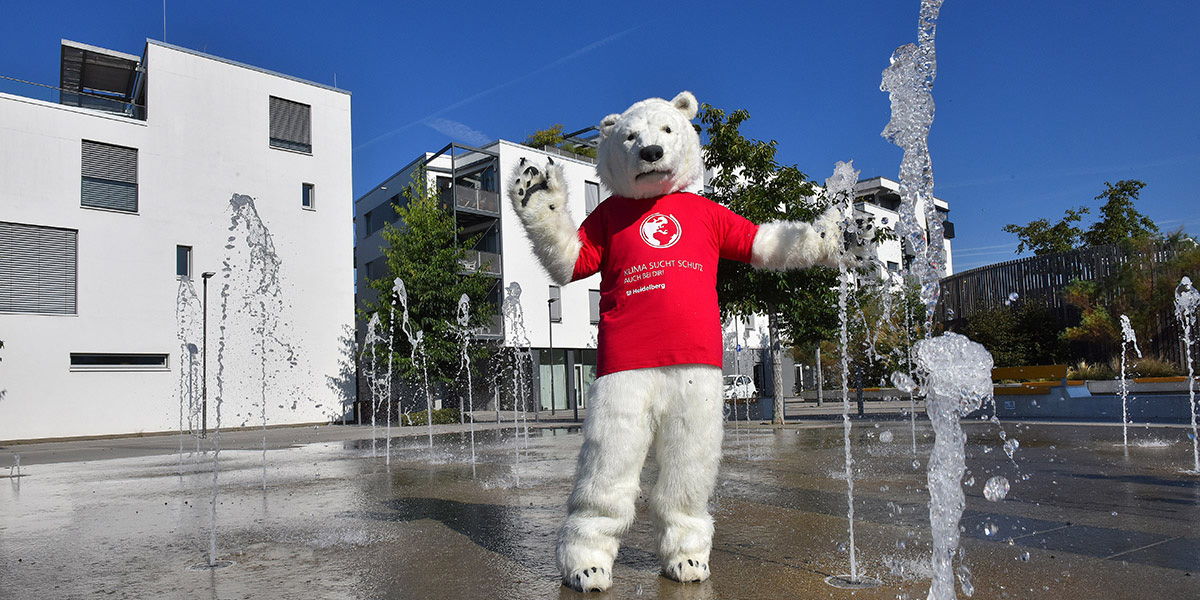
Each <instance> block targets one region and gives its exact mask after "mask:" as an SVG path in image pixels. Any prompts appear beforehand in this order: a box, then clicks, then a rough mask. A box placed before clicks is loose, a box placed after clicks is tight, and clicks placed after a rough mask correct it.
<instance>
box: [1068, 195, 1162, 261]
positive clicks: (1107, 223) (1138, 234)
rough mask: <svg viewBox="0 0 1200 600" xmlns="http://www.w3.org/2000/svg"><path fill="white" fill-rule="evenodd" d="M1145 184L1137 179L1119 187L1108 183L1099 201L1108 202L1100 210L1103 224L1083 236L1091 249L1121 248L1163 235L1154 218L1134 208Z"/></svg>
mask: <svg viewBox="0 0 1200 600" xmlns="http://www.w3.org/2000/svg"><path fill="white" fill-rule="evenodd" d="M1144 187H1146V184H1145V183H1142V182H1141V181H1138V180H1136V179H1125V180H1121V181H1118V182H1117V183H1116V184H1115V185H1114V184H1111V183H1109V182H1107V181H1105V182H1104V191H1103V192H1100V195H1099V196H1096V200H1104V201H1105V202H1104V205H1103V206H1101V207H1100V220H1099V221H1096V222H1095V223H1093V224H1092V226H1091V227H1090V228H1089V229H1088V230H1087V232H1086V233H1084V234H1083V242H1084V244H1085V245H1087V246H1103V245H1106V244H1119V243H1122V242H1124V241H1125V240H1128V239H1135V240H1140V239H1146V238H1151V237H1157V236H1158V235H1159V231H1158V226H1156V225H1155V224H1154V221H1151V220H1150V217H1147V216H1146V215H1143V214H1142V213H1140V212H1138V211H1137V209H1136V208H1134V207H1133V203H1134V201H1135V200H1137V199H1138V194H1139V193H1140V192H1141V190H1142V188H1144Z"/></svg>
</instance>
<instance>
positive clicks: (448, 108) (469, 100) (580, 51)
mask: <svg viewBox="0 0 1200 600" xmlns="http://www.w3.org/2000/svg"><path fill="white" fill-rule="evenodd" d="M642 27H644V25H638V26H636V27H631V28H629V29H626V30H625V31H621V32H618V33H614V34H612V35H610V36H608V37H606V38H604V39H602V40H599V41H596V42H592V43H591V44H588V45H586V46H584V47H582V48H580V49H578V50H576V51H574V52H572V53H570V54H568V55H566V56H564V57H562V58H559V59H558V60H555V61H554V62H551V63H548V64H545V65H543V66H541V67H538V68H537V69H534V70H533V71H530V72H528V73H525V74H524V75H521V76H520V77H517V78H516V79H512V80H509V81H506V82H504V83H501V84H498V85H495V86H492V87H490V88H488V89H486V90H483V91H482V92H478V93H476V94H474V95H471V96H468V97H466V98H464V99H462V100H459V101H458V102H455V103H454V104H451V105H449V106H446V107H443V108H442V109H440V110H438V111H437V112H435V113H432V114H429V115H426V116H425V117H423V118H421V119H417V120H416V121H413V122H412V123H409V124H407V125H403V126H401V127H397V128H396V129H393V130H391V131H389V132H387V133H384V134H381V135H378V136H376V137H374V138H372V139H370V140H368V141H366V142H364V143H362V144H360V145H359V146H357V147H356V148H354V149H355V150H361V149H363V148H366V147H368V146H371V145H373V144H375V143H376V142H378V141H380V140H382V139H384V138H387V137H391V136H393V135H396V134H397V133H400V132H401V131H404V130H406V129H410V128H412V127H414V126H416V125H420V124H422V123H425V122H426V121H429V120H430V119H436V118H437V117H440V116H442V115H444V114H446V113H448V112H450V111H452V110H454V109H456V108H458V107H460V106H463V105H466V104H470V103H472V102H474V101H476V100H478V99H480V98H483V97H484V96H487V95H489V94H493V93H495V92H498V91H500V90H502V89H504V88H506V87H510V86H512V85H515V84H517V83H520V82H522V81H525V80H526V79H529V78H530V77H533V76H534V75H538V74H541V73H545V72H546V71H549V70H550V69H553V68H554V67H557V66H559V65H561V64H563V63H565V62H567V61H570V60H573V59H575V58H578V57H579V56H582V55H584V54H587V53H588V52H591V51H592V50H595V49H596V48H599V47H600V46H603V45H605V44H607V43H609V42H612V41H614V40H617V39H620V38H622V37H624V36H626V35H629V34H630V33H633V32H634V31H637V30H638V29H641V28H642Z"/></svg>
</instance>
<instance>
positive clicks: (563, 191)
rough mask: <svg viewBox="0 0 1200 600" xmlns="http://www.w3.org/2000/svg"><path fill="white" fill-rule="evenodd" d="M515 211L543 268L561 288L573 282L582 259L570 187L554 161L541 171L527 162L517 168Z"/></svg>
mask: <svg viewBox="0 0 1200 600" xmlns="http://www.w3.org/2000/svg"><path fill="white" fill-rule="evenodd" d="M508 190H509V198H511V199H512V204H513V210H515V211H516V213H517V217H519V218H520V219H521V224H522V225H524V226H525V234H526V235H527V236H529V242H530V244H531V245H532V246H533V253H534V255H536V256H537V258H538V261H539V262H541V263H542V267H543V268H545V269H546V271H547V272H548V273H549V274H550V279H553V280H554V283H556V284H558V285H566V284H567V283H570V281H571V278H572V276H574V274H575V261H576V260H578V258H579V249H580V247H581V246H582V245H583V244H582V243H581V242H580V241H579V233H578V232H577V230H576V228H575V224H574V223H573V222H571V215H569V214H567V188H566V185H565V184H564V182H563V173H562V167H560V166H559V165H556V164H554V161H553V160H551V161H550V162H549V164H547V165H546V166H545V168H542V169H539V168H538V167H536V166H534V165H533V164H531V163H530V162H529V161H526V160H525V159H521V162H520V164H518V165H517V168H516V169H514V172H513V178H512V181H511V182H510V183H509V186H508Z"/></svg>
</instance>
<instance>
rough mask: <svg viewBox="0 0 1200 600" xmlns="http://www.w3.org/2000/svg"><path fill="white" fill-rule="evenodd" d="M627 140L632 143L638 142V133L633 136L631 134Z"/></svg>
mask: <svg viewBox="0 0 1200 600" xmlns="http://www.w3.org/2000/svg"><path fill="white" fill-rule="evenodd" d="M625 139H626V140H627V141H630V142H632V141H633V140H636V139H637V134H636V133H631V134H629V136H628V137H626V138H625Z"/></svg>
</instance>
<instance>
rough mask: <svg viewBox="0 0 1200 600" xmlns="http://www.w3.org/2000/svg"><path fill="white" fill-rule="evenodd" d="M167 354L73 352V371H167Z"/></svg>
mask: <svg viewBox="0 0 1200 600" xmlns="http://www.w3.org/2000/svg"><path fill="white" fill-rule="evenodd" d="M167 368H168V364H167V355H166V354H99V353H90V352H72V353H71V370H72V371H165V370H167Z"/></svg>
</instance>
